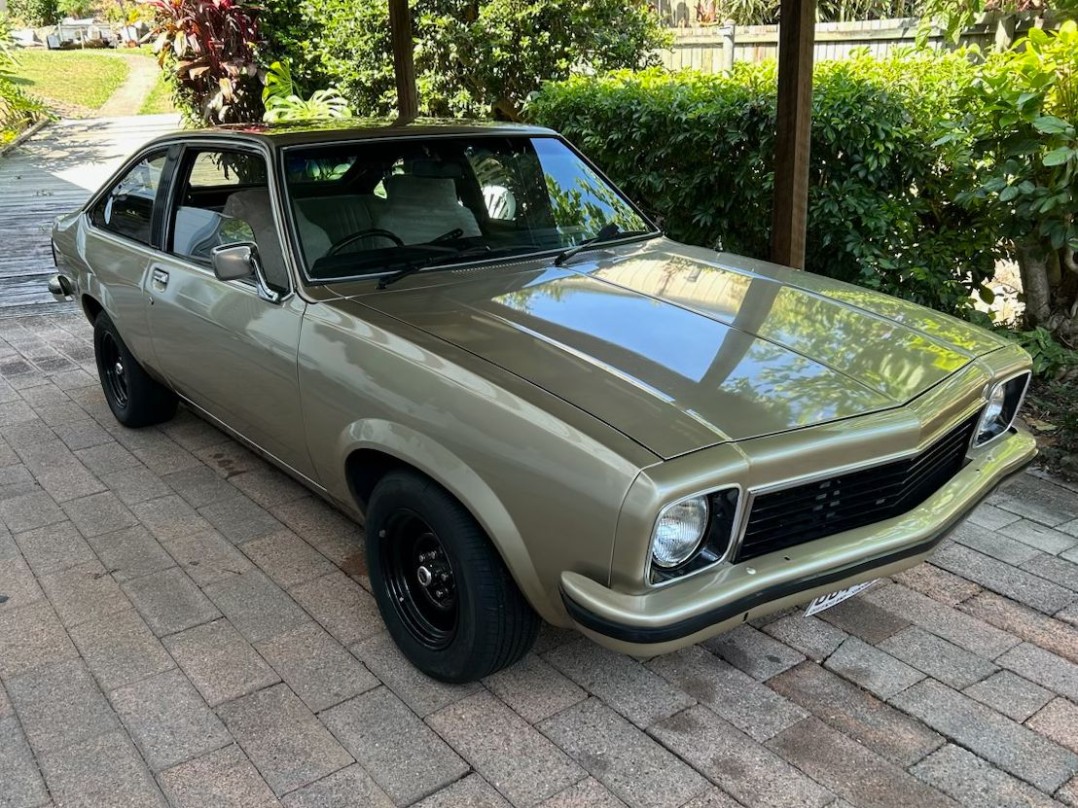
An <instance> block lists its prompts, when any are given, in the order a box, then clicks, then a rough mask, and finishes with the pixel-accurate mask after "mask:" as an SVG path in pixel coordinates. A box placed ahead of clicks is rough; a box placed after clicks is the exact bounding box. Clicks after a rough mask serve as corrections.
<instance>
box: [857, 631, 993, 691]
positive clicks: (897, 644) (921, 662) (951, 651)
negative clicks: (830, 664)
mask: <svg viewBox="0 0 1078 808" xmlns="http://www.w3.org/2000/svg"><path fill="white" fill-rule="evenodd" d="M878 647H879V649H880V650H881V651H886V652H887V653H888V654H890V655H891V656H893V657H895V658H896V659H900V660H902V661H903V662H905V663H906V664H908V665H911V666H913V667H914V668H917V669H918V670H920V671H923V672H924V673H927V674H928V675H929V676H931V677H933V678H934V679H939V680H940V681H941V682H943V683H944V684H948V685H950V686H951V687H954V688H957V689H959V690H961V689H962V688H964V687H968V686H969V685H972V684H974V683H975V682H979V681H981V680H982V679H986V678H987V677H989V676H991V675H992V674H993V673H995V672H996V671H997V670H999V669H998V668H997V667H996V666H995V665H993V664H992V663H991V662H989V661H988V660H986V659H984V658H983V657H979V656H977V655H976V654H974V653H971V652H970V651H967V650H965V649H964V648H959V647H958V646H957V645H954V644H953V643H949V642H947V640H944V639H942V638H940V637H937V636H936V635H935V634H930V633H928V632H927V631H925V630H924V629H922V628H919V627H917V626H911V627H910V628H907V629H903V630H902V631H900V632H898V634H894V635H892V636H890V637H888V638H887V639H886V640H884V641H883V642H881V643H880V644H879V646H878Z"/></svg>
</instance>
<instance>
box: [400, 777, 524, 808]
mask: <svg viewBox="0 0 1078 808" xmlns="http://www.w3.org/2000/svg"><path fill="white" fill-rule="evenodd" d="M458 806H459V807H460V808H509V803H508V802H506V801H505V798H504V797H503V796H502V795H501V794H499V793H498V792H497V791H495V790H494V787H493V786H491V785H490V783H488V782H486V781H485V780H484V779H483V778H482V777H480V776H479V775H478V774H469V775H468V776H467V777H465V778H463V779H461V780H458V781H457V782H455V783H453V784H452V785H450V786H446V787H445V788H443V789H442V790H441V791H436V792H435V793H433V794H431V795H430V796H429V797H427V798H426V799H425V800H421V801H420V802H417V803H416V808H458Z"/></svg>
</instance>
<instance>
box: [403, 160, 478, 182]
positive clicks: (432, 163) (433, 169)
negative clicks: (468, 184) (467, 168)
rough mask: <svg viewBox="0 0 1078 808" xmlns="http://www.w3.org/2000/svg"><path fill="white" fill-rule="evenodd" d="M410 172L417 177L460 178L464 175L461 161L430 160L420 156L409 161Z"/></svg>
mask: <svg viewBox="0 0 1078 808" xmlns="http://www.w3.org/2000/svg"><path fill="white" fill-rule="evenodd" d="M408 167H409V169H410V171H409V173H410V174H412V176H415V177H430V178H432V179H433V178H442V179H446V178H448V179H452V180H455V179H459V178H460V177H463V176H464V172H463V171H462V170H461V168H460V163H450V162H446V161H444V160H430V159H425V158H419V159H416V160H412V161H410V162H409V164H408Z"/></svg>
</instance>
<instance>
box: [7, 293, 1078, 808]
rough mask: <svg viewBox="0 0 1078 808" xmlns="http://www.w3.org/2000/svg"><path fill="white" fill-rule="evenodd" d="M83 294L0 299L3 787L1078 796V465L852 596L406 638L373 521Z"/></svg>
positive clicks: (170, 791)
mask: <svg viewBox="0 0 1078 808" xmlns="http://www.w3.org/2000/svg"><path fill="white" fill-rule="evenodd" d="M90 335H91V332H90V328H89V326H88V324H87V323H86V322H85V321H84V320H83V319H82V318H81V317H80V316H78V315H66V314H65V315H59V316H40V317H24V318H8V319H2V320H0V377H2V381H0V438H2V441H0V520H2V521H3V524H4V526H5V529H3V530H2V531H0V681H2V684H3V686H2V687H0V806H4V807H6V808H10V807H11V806H40V805H45V804H49V803H50V801H51V802H52V803H54V804H55V805H57V806H69V805H72V806H88V807H89V806H92V808H103V807H104V806H112V805H122V806H132V807H133V808H144V807H146V806H157V805H166V804H171V805H175V806H212V807H213V808H225V807H226V806H233V805H235V806H265V805H277V804H284V805H286V806H292V807H293V808H298V807H299V806H332V807H334V808H336V807H338V806H364V807H365V806H389V805H394V804H395V805H409V804H413V803H419V804H421V805H424V806H464V805H471V806H486V805H491V806H493V805H505V804H506V803H507V802H508V803H511V804H513V805H518V806H530V805H537V804H542V805H545V806H583V805H601V806H611V805H614V806H617V805H622V804H623V803H624V804H627V805H633V806H680V805H692V806H696V807H697V808H702V807H703V806H712V807H713V808H715V807H719V806H721V807H729V806H735V805H738V804H744V805H747V806H755V805H760V806H783V805H789V806H825V805H835V806H841V805H846V804H851V805H862V806H891V805H903V806H911V805H931V806H937V805H938V806H944V805H956V804H962V805H975V806H976V805H981V806H1000V805H1051V804H1054V803H1053V800H1052V799H1051V797H1050V795H1054V797H1055V799H1057V800H1059V801H1061V802H1064V803H1067V804H1069V805H1072V806H1074V805H1078V777H1076V773H1078V754H1076V753H1078V706H1076V705H1078V664H1076V663H1078V628H1075V625H1076V624H1078V603H1076V601H1078V563H1076V562H1078V494H1076V493H1074V492H1072V491H1069V490H1066V489H1064V488H1062V487H1058V486H1056V485H1054V484H1052V483H1050V482H1046V481H1044V480H1040V479H1037V478H1034V477H1032V476H1028V475H1027V476H1024V477H1022V478H1020V479H1018V480H1016V481H1015V482H1013V483H1011V484H1010V485H1009V486H1008V487H1007V488H1006V489H1005V490H1004V491H1002V492H1000V493H998V494H996V495H995V496H994V498H993V500H992V504H989V505H985V506H982V507H981V508H980V509H979V510H978V511H977V512H976V513H975V514H974V515H973V517H972V518H971V519H970V522H969V523H967V524H966V525H964V526H963V527H962V528H961V529H960V530H959V531H958V532H957V533H956V534H955V535H954V541H952V542H949V543H947V544H946V545H945V546H943V547H942V548H941V549H940V550H939V551H938V552H937V553H936V555H935V557H934V559H933V562H932V563H931V564H925V565H922V566H920V567H918V568H916V569H914V570H912V571H910V572H908V573H905V574H903V575H900V576H898V577H897V578H896V580H895V581H893V582H885V583H882V584H880V585H878V586H877V587H876V588H874V589H872V590H870V591H869V592H867V593H865V594H864V595H863V596H861V597H859V598H857V599H855V600H854V601H850V602H848V603H846V604H843V605H842V606H839V607H837V608H835V609H833V610H832V611H829V612H825V613H824V614H823V615H821V617H819V618H815V617H814V618H805V617H804V616H802V614H801V613H800V612H795V613H791V614H786V615H780V616H777V618H776V619H773V620H771V621H770V622H766V623H758V624H755V625H752V626H745V627H743V628H741V629H739V630H737V631H735V632H733V633H731V634H729V635H727V636H726V637H723V638H719V639H717V640H713V641H710V642H708V643H706V644H705V645H703V646H698V647H694V648H691V649H688V650H686V651H683V652H681V653H677V654H673V655H670V656H665V657H661V658H658V659H655V660H652V661H650V662H648V663H646V664H641V663H639V662H636V661H634V660H632V659H629V658H627V657H622V656H618V655H616V654H611V653H608V652H606V651H603V650H601V649H599V648H598V647H597V646H595V645H593V644H591V643H590V642H589V641H587V640H584V639H581V638H580V637H578V636H576V635H574V634H572V633H569V632H564V631H559V630H544V632H543V634H542V635H541V637H540V642H539V644H538V646H537V647H536V649H535V653H533V654H532V655H530V656H529V657H527V658H526V659H525V660H524V661H523V662H522V663H521V664H519V665H517V666H516V667H514V668H512V669H510V670H507V671H504V672H502V673H499V674H497V675H495V676H493V677H491V678H489V679H488V680H487V681H485V682H483V684H481V685H472V686H466V687H450V686H445V685H441V684H438V683H436V682H433V681H430V680H427V679H425V678H423V677H422V676H420V675H419V674H417V673H416V672H415V671H414V670H413V669H412V668H411V667H409V666H408V665H407V664H406V663H405V662H403V661H402V659H401V658H400V657H399V655H398V654H397V652H396V651H395V649H394V646H393V644H392V643H391V642H390V640H389V638H388V636H387V635H386V633H385V631H384V628H383V625H382V622H381V620H380V619H379V617H378V614H377V611H376V609H375V606H374V601H373V599H372V597H371V595H370V593H369V592H368V590H367V579H366V577H365V574H364V565H363V554H362V531H361V530H360V529H359V528H358V527H357V526H356V525H355V524H353V523H351V522H349V521H348V520H346V519H345V518H343V517H342V516H340V515H339V514H338V513H337V512H336V511H334V510H333V509H332V508H330V507H329V506H327V505H325V504H323V503H322V502H321V501H319V500H317V499H315V498H313V497H311V496H309V495H308V493H307V492H306V491H305V490H304V489H302V488H300V487H299V486H297V485H295V484H293V483H292V482H291V481H290V480H288V479H287V478H285V477H283V476H282V475H280V474H278V473H277V472H276V471H274V470H273V469H272V468H270V467H269V466H268V465H266V464H265V463H263V462H262V461H261V460H259V459H257V458H255V457H254V456H252V455H251V454H250V453H248V452H247V451H246V450H244V449H243V448H241V447H240V446H239V445H237V444H236V443H234V442H233V441H231V440H229V439H228V438H226V437H225V436H224V435H223V434H222V433H221V432H219V431H217V430H216V429H214V428H213V427H210V426H208V425H207V424H205V423H204V422H202V421H201V420H199V419H197V418H195V417H194V416H192V415H191V414H190V413H188V412H185V411H183V410H181V412H180V415H179V416H178V417H177V418H176V420H175V421H174V422H172V423H169V424H166V425H164V426H163V427H161V428H159V429H158V428H155V429H148V430H141V431H131V430H126V429H124V428H122V427H120V426H118V425H117V424H116V423H115V422H114V420H113V419H112V416H111V414H110V413H109V411H108V408H107V407H106V405H105V402H104V399H103V397H102V395H101V392H100V388H99V387H98V385H97V381H96V378H95V377H94V375H93V357H92V348H91V343H90Z"/></svg>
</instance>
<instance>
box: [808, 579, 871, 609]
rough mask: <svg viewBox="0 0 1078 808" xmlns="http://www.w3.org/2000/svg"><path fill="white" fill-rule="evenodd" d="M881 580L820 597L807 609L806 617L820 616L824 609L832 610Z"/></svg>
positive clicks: (866, 582) (856, 585)
mask: <svg viewBox="0 0 1078 808" xmlns="http://www.w3.org/2000/svg"><path fill="white" fill-rule="evenodd" d="M878 580H879V578H876V579H875V580H872V581H865V582H864V583H863V584H854V585H853V586H849V587H846V588H845V589H840V590H838V591H837V592H830V593H828V594H826V595H820V596H819V597H818V598H815V599H814V600H813V601H812V603H810V604H809V605H808V606H806V607H805V617H808V616H809V615H813V614H818V613H819V612H822V611H823V610H824V609H830V608H831V607H832V606H835V605H837V604H839V603H842V601H844V600H848V599H849V598H852V597H853V596H854V595H856V594H859V593H861V592H864V591H865V590H866V589H868V588H869V587H870V586H872V585H873V584H874V583H876V581H878Z"/></svg>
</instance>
